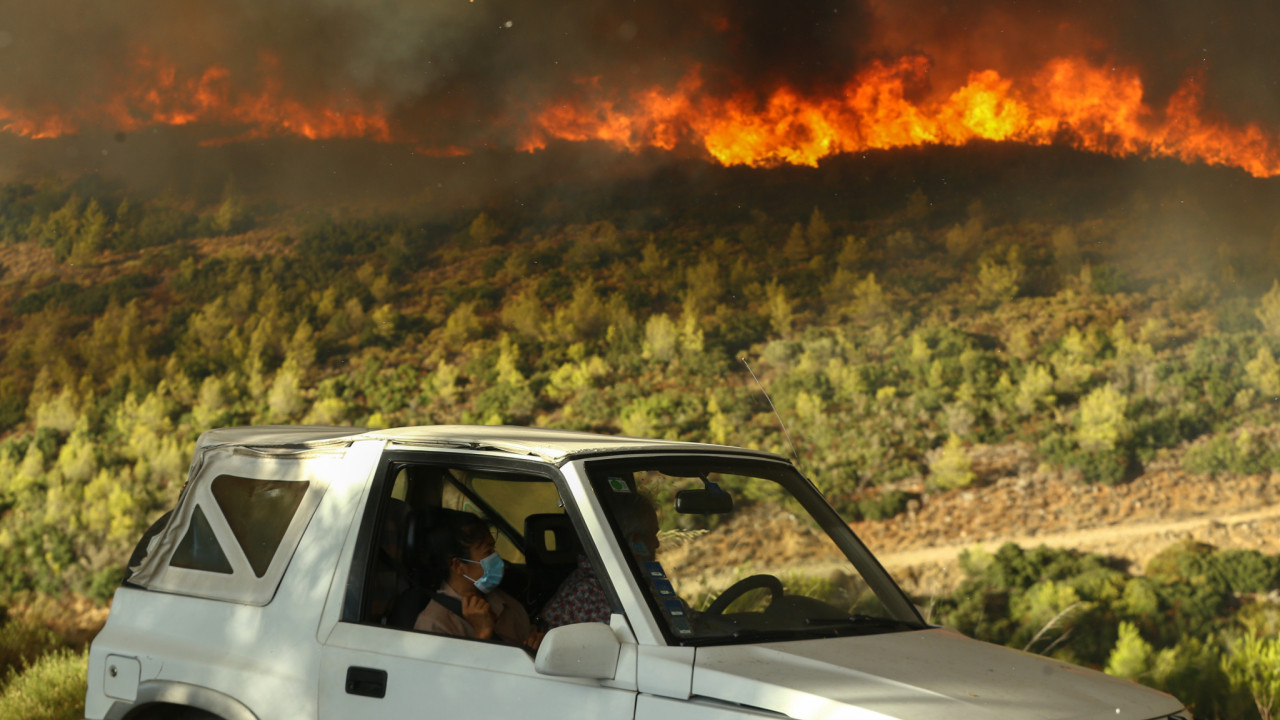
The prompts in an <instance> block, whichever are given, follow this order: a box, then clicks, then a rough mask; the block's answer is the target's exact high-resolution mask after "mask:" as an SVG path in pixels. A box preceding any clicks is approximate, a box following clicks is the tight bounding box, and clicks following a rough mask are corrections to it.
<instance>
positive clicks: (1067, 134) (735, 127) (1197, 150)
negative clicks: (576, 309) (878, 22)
mask: <svg viewBox="0 0 1280 720" xmlns="http://www.w3.org/2000/svg"><path fill="white" fill-rule="evenodd" d="M928 72H929V61H928V59H927V58H925V57H922V56H912V57H905V58H901V59H899V60H897V61H895V62H876V63H873V64H871V65H870V66H869V67H868V68H867V69H866V70H864V71H863V72H862V73H860V74H859V75H858V76H857V77H855V78H853V79H852V80H851V81H849V82H848V83H846V84H845V85H844V87H843V88H841V90H840V92H839V93H838V94H833V95H830V96H821V97H814V96H805V95H802V94H800V93H798V92H796V91H795V90H792V89H790V88H786V87H783V88H779V89H777V90H774V91H772V92H771V93H769V94H768V95H767V96H765V97H764V98H763V99H761V98H759V97H757V96H756V95H755V94H753V93H738V94H736V95H733V96H730V97H714V96H711V95H708V94H704V93H703V92H702V88H703V83H702V81H701V79H700V75H699V72H698V71H697V70H694V71H692V72H690V73H689V74H688V75H687V76H686V77H685V78H684V79H683V80H682V81H681V82H680V83H679V84H678V85H677V86H676V87H675V88H674V89H672V90H669V91H667V90H663V89H661V88H652V89H649V90H646V91H643V92H640V93H636V94H635V95H633V96H631V97H629V98H626V99H618V98H616V97H609V96H603V95H602V94H601V93H599V91H598V90H597V89H596V86H595V84H593V83H588V84H586V87H587V91H586V92H585V93H583V97H580V98H579V99H576V100H574V101H569V102H562V103H557V104H554V105H552V106H550V107H548V108H547V109H545V110H543V111H542V112H540V113H538V114H537V115H536V117H535V120H534V126H533V128H532V130H531V131H530V132H529V133H528V134H527V136H526V137H525V138H524V140H523V141H522V143H521V144H520V148H521V149H523V150H528V151H533V150H538V149H541V148H543V147H545V146H546V145H547V143H548V142H549V141H552V140H562V141H585V140H599V141H604V142H607V143H611V144H614V145H616V146H618V147H621V148H625V149H628V150H632V151H635V150H639V149H641V148H644V147H654V148H661V149H672V148H674V147H675V146H676V145H677V144H679V143H682V142H685V143H691V144H693V145H697V146H701V147H703V148H704V149H705V150H706V152H708V153H709V154H710V155H711V156H712V157H714V158H715V159H716V160H717V161H719V162H720V163H723V164H725V165H746V166H750V167H769V166H776V165H781V164H793V165H809V166H816V165H817V164H818V161H819V160H821V159H822V158H825V157H829V156H832V155H837V154H842V153H857V152H861V151H864V150H870V149H892V148H901V147H909V146H918V145H963V144H965V143H968V142H970V141H974V140H992V141H1008V142H1019V143H1026V144H1031V145H1048V144H1051V143H1062V144H1066V145H1069V146H1072V147H1075V148H1077V149H1080V150H1086V151H1090V152H1098V153H1106V154H1110V155H1117V156H1141V157H1172V158H1177V159H1179V160H1182V161H1184V162H1188V163H1194V162H1202V163H1207V164H1211V165H1228V166H1233V167H1238V168H1241V169H1243V170H1245V171H1246V172H1248V173H1250V174H1251V175H1254V176H1255V177H1272V176H1274V175H1277V174H1280V138H1278V137H1277V136H1276V134H1274V133H1269V132H1266V131H1264V130H1262V129H1260V128H1259V127H1258V126H1256V125H1247V126H1244V127H1233V126H1231V125H1229V124H1227V123H1225V122H1219V121H1214V120H1211V119H1208V118H1206V113H1205V112H1204V110H1203V108H1202V103H1201V98H1202V91H1201V87H1200V84H1199V82H1198V80H1197V79H1196V78H1190V79H1188V80H1186V81H1185V82H1184V83H1183V84H1182V85H1181V87H1180V88H1179V89H1178V91H1177V92H1176V93H1175V94H1174V95H1173V96H1172V97H1171V99H1170V100H1169V103H1168V105H1167V107H1166V108H1164V110H1163V112H1162V113H1156V112H1155V111H1153V110H1152V109H1151V108H1150V107H1148V106H1147V105H1146V104H1145V103H1144V100H1143V85H1142V80H1141V79H1140V78H1139V76H1138V74H1137V73H1136V72H1134V71H1132V70H1128V69H1116V68H1109V67H1098V66H1094V65H1090V64H1089V63H1088V62H1086V61H1084V60H1080V59H1077V58H1058V59H1055V60H1052V61H1050V62H1049V63H1047V64H1046V65H1045V66H1044V67H1043V68H1042V69H1041V70H1040V71H1039V72H1037V73H1035V74H1034V75H1033V76H1032V77H1031V78H1030V81H1029V82H1025V83H1016V82H1015V81H1014V80H1012V79H1009V78H1005V77H1003V76H1001V75H1000V74H999V73H998V72H996V71H994V70H985V71H981V72H974V73H971V74H970V75H969V77H968V81H967V82H966V83H965V84H964V85H963V86H962V87H960V88H958V89H956V90H954V91H953V92H951V93H950V94H948V95H945V96H943V97H941V98H940V99H933V100H913V99H912V98H913V96H915V95H919V94H920V92H919V91H920V90H921V89H922V88H923V87H924V85H925V80H926V78H927V75H928Z"/></svg>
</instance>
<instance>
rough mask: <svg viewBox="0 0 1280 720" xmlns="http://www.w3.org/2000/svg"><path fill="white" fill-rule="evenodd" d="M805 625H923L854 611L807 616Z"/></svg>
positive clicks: (892, 627) (894, 627) (911, 627)
mask: <svg viewBox="0 0 1280 720" xmlns="http://www.w3.org/2000/svg"><path fill="white" fill-rule="evenodd" d="M804 624H805V625H819V626H827V625H847V626H848V627H850V628H857V629H860V630H861V629H866V630H869V631H877V630H920V629H922V628H921V626H919V625H916V624H915V623H913V622H907V621H906V620H898V619H897V618H888V617H880V616H878V615H864V614H862V613H854V614H853V615H850V616H849V617H842V618H813V617H811V618H805V620H804Z"/></svg>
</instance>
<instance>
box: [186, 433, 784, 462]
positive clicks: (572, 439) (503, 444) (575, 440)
mask: <svg viewBox="0 0 1280 720" xmlns="http://www.w3.org/2000/svg"><path fill="white" fill-rule="evenodd" d="M361 439H378V440H386V441H387V442H390V443H394V444H399V445H432V446H443V447H457V448H467V449H475V450H498V451H505V452H510V453H516V454H520V455H532V456H534V457H538V458H541V459H543V460H547V461H549V462H563V461H565V460H568V459H569V458H572V457H579V456H583V455H599V454H603V453H610V452H619V451H622V452H626V451H644V450H667V451H671V450H676V451H686V452H689V451H692V452H707V451H715V450H721V451H731V452H734V453H746V454H750V455H758V456H762V457H768V458H772V459H782V458H781V457H780V456H778V455H775V454H773V453H768V452H762V451H759V450H747V449H744V448H736V447H728V446H724V445H707V444H703V443H692V442H680V441H675V440H655V439H650V438H634V437H625V436H612V435H597V434H595V433H586V432H578V431H574V430H551V429H547V428H528V427H514V426H509V425H426V426H419V427H404V428H390V429H386V430H367V429H365V428H344V427H331V426H318V425H262V426H251V427H235V428H219V429H217V430H210V431H208V432H206V433H204V434H203V435H201V436H200V441H199V443H198V447H200V448H207V447H214V446H218V445H242V446H247V447H299V448H304V447H320V446H325V445H334V444H350V443H352V442H354V441H356V440H361Z"/></svg>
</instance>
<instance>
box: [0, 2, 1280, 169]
mask: <svg viewBox="0 0 1280 720" xmlns="http://www.w3.org/2000/svg"><path fill="white" fill-rule="evenodd" d="M124 4H127V5H130V6H136V7H134V8H133V9H134V10H137V11H139V15H138V16H139V17H143V18H146V19H145V20H142V21H139V22H138V23H137V24H129V25H120V24H119V23H118V22H117V23H115V24H112V25H110V26H109V27H110V28H112V30H114V31H115V32H117V35H113V36H108V38H109V41H103V40H102V39H101V38H100V37H99V35H97V34H95V30H94V29H93V28H94V27H96V26H95V24H94V23H92V22H84V21H82V22H80V23H71V24H70V25H69V26H68V27H60V26H57V25H49V23H51V22H54V21H55V20H57V19H59V17H60V16H59V13H58V11H57V9H56V8H59V7H61V9H62V11H64V13H65V14H66V15H68V16H69V14H70V12H71V9H70V7H69V5H67V4H66V3H64V2H61V0H59V1H56V2H52V3H49V4H48V5H49V7H52V8H55V9H54V10H47V9H46V10H45V11H43V12H42V11H40V10H26V11H24V12H25V15H26V17H24V18H20V19H19V20H18V21H17V25H15V28H14V29H13V30H8V31H3V30H0V54H8V55H9V56H10V57H11V58H17V59H19V60H20V61H21V62H19V63H18V65H17V66H14V65H12V64H11V65H10V68H9V69H8V70H0V129H2V130H3V131H5V132H7V133H9V134H12V135H18V136H23V137H28V138H33V139H42V138H54V137H61V136H66V135H74V134H78V133H83V132H89V131H97V132H103V131H105V132H116V133H132V132H137V131H140V130H143V129H146V128H150V127H157V126H179V125H193V126H199V127H202V128H207V132H206V133H205V136H206V139H205V140H204V143H206V144H222V143H227V142H237V141H243V140H249V139H259V138H268V137H280V136H286V137H287V136H294V137H303V138H310V139H325V138H361V139H367V140H371V141H375V142H380V143H398V144H404V145H406V146H409V147H412V148H413V149H414V151H415V152H418V153H421V154H426V155H463V154H467V153H469V152H473V151H475V150H477V149H480V148H486V149H494V148H497V149H503V148H508V149H515V150H521V151H529V152H536V151H538V150H541V149H544V148H546V147H547V145H548V144H549V143H554V142H585V141H597V142H602V143H605V144H608V145H612V146H616V147H617V148H619V149H622V150H626V151H637V150H641V149H645V148H654V149H659V150H666V151H672V152H675V153H680V154H682V155H684V156H688V155H694V156H702V157H706V158H709V159H713V160H714V161H716V162H719V163H722V164H725V165H747V166H752V167H768V166H776V165H780V164H795V165H816V164H817V163H818V162H819V161H820V160H822V159H823V158H825V157H829V156H833V155H839V154H849V153H858V152H861V151H864V150H869V149H893V148H899V147H909V146H920V145H953V146H954V145H964V144H966V143H969V142H972V141H976V140H986V141H998V142H1012V143H1024V144H1030V145H1048V144H1061V145H1066V146H1069V147H1074V148H1078V149H1081V150H1085V151H1089V152H1097V153H1106V154H1110V155H1117V156H1138V157H1172V158H1176V159H1179V160H1182V161H1184V162H1188V163H1206V164H1213V165H1226V166H1231V167H1236V168H1240V169H1242V170H1244V171H1246V172H1248V173H1250V174H1251V175H1254V176H1257V177H1270V176H1274V175H1276V174H1280V112H1277V110H1278V109H1277V108H1273V107H1271V101H1268V100H1265V99H1263V100H1259V99H1258V98H1257V97H1253V96H1251V93H1253V94H1256V95H1262V96H1266V95H1267V94H1268V92H1269V91H1270V95H1271V96H1274V95H1275V93H1274V91H1273V90H1272V89H1271V87H1270V86H1269V85H1256V86H1255V85H1251V82H1250V80H1251V78H1253V77H1254V76H1260V75H1265V73H1266V71H1268V70H1269V69H1270V68H1271V65H1274V62H1273V61H1272V60H1271V59H1270V56H1265V55H1263V56H1259V55H1257V54H1256V53H1255V54H1254V55H1253V56H1251V57H1252V58H1253V59H1252V60H1250V61H1249V63H1244V61H1242V60H1241V59H1240V57H1238V55H1240V54H1241V53H1245V52H1246V51H1247V50H1248V49H1249V48H1250V46H1251V42H1252V41H1251V40H1250V34H1249V33H1250V27H1251V26H1252V25H1251V23H1252V24H1258V25H1263V26H1265V25H1266V23H1265V20H1259V17H1265V16H1266V15H1268V14H1270V13H1271V12H1273V11H1266V10H1264V9H1262V8H1254V9H1253V10H1258V12H1257V13H1254V12H1252V10H1250V11H1247V12H1246V11H1245V10H1243V9H1241V10H1236V11H1235V12H1237V13H1239V15H1238V16H1234V17H1228V18H1225V20H1226V21H1227V22H1225V23H1224V24H1231V27H1232V28H1234V29H1231V30H1219V31H1212V32H1214V33H1217V34H1209V33H1210V31H1205V30H1196V29H1195V26H1196V23H1203V21H1205V20H1206V19H1212V20H1214V21H1215V22H1216V20H1217V18H1216V16H1214V15H1212V14H1213V13H1216V12H1220V11H1217V10H1214V9H1213V8H1205V9H1202V10H1199V11H1197V12H1198V13H1199V14H1198V15H1197V14H1196V13H1187V12H1186V5H1185V4H1182V5H1180V6H1178V7H1177V8H1174V5H1173V4H1171V3H1170V2H1145V3H1133V4H1132V7H1131V8H1130V9H1129V10H1128V11H1127V14H1126V15H1125V16H1124V17H1121V18H1117V17H1115V16H1114V14H1115V13H1116V12H1117V11H1115V10H1110V11H1105V12H1104V10H1103V8H1104V7H1105V4H1104V3H1100V2H1085V3H1083V4H1078V5H1076V6H1073V11H1074V12H1077V13H1078V15H1077V16H1075V17H1073V16H1070V15H1066V14H1063V11H1061V10H1059V9H1057V8H1050V7H1047V6H1046V7H1038V8H1037V7H1032V6H1033V5H1034V4H1030V5H1026V6H1024V7H1023V9H1021V10H1017V12H1015V10H1016V9H1015V8H1003V7H995V8H994V9H993V8H992V7H987V8H985V9H977V10H975V9H973V8H969V7H964V8H959V7H952V6H950V5H949V4H947V3H933V4H930V3H924V2H923V1H921V2H906V3H893V4H888V3H882V2H879V1H878V0H870V1H868V2H865V3H861V2H835V3H831V2H827V3H809V4H806V5H804V6H803V7H800V8H795V7H784V5H790V4H783V3H763V2H734V3H729V2H713V3H706V4H703V5H700V6H694V7H689V6H687V5H678V4H673V3H664V2H657V3H652V4H650V5H648V6H646V7H644V8H632V7H622V6H621V4H619V3H612V4H611V3H605V2H597V3H583V4H580V5H578V6H575V7H572V8H560V9H555V10H549V11H542V10H534V9H526V8H506V7H500V6H497V5H495V4H494V3H492V2H486V0H481V1H480V2H475V3H463V2H457V3H452V2H444V3H433V4H431V5H432V7H430V8H421V7H418V6H416V5H410V4H409V3H407V2H405V3H389V4H388V3H384V4H382V8H381V10H378V11H375V10H371V9H367V8H365V7H364V6H363V5H362V4H358V3H356V2H354V0H332V1H331V2H327V3H321V4H318V5H317V6H316V7H312V8H309V9H308V10H307V13H303V14H297V11H296V9H295V6H294V5H293V4H288V3H284V2H264V3H261V4H259V5H258V6H255V7H254V8H248V7H247V6H246V7H243V8H242V7H238V6H232V5H228V4H226V3H218V2H214V1H213V0H206V1H205V2H200V3H196V4H195V5H193V6H192V7H195V8H197V9H198V11H197V10H186V11H180V10H173V9H168V10H161V8H160V7H159V6H155V4H154V3H152V2H151V1H150V0H129V1H128V2H126V3H124ZM1175 9H1176V10H1178V17H1177V18H1175V19H1174V20H1170V17H1172V15H1173V10H1175ZM143 10H147V11H149V12H142V11H143ZM95 12H101V11H95ZM1107 12H1110V13H1112V15H1108V14H1107ZM1259 13H1261V15H1259ZM1144 18H1146V19H1149V20H1150V21H1151V22H1150V23H1149V24H1150V25H1152V26H1159V27H1161V29H1160V30H1157V31H1150V28H1148V31H1149V32H1147V33H1146V34H1145V35H1144V34H1143V33H1138V32H1135V31H1133V30H1132V28H1133V27H1134V26H1141V25H1142V24H1143V21H1144ZM1237 18H1239V19H1249V18H1252V20H1249V22H1246V23H1241V22H1239V20H1238V19H1237ZM61 19H63V20H66V17H62V18H61ZM1157 21H1159V22H1157ZM24 22H25V24H24ZM1211 24H1212V23H1207V24H1205V26H1206V27H1208V26H1209V25H1211ZM1233 33H1234V34H1233ZM1241 34H1243V38H1244V39H1243V40H1241V39H1240V37H1239V36H1240V35H1241ZM90 39H92V40H95V41H94V42H89V40H90ZM41 40H44V41H46V42H54V41H56V44H57V45H58V47H60V48H63V49H64V50H65V53H63V55H62V56H61V60H59V59H57V58H56V57H51V56H53V55H57V54H56V53H51V52H50V51H49V49H48V48H44V49H43V50H34V49H32V48H31V47H28V45H31V44H33V43H39V42H40V41H41ZM1153 48H1158V49H1159V50H1158V51H1155V50H1153ZM1232 50H1237V51H1236V52H1235V54H1233V53H1232ZM1272 54H1274V53H1272ZM1197 56H1198V57H1197ZM32 58H34V61H33V60H32ZM1269 63H1270V64H1269ZM86 66H91V67H92V69H91V70H88V69H86ZM15 67H21V68H25V69H27V70H34V72H19V71H18V70H15V69H14V68H15ZM46 73H47V74H49V75H50V76H51V77H48V78H45V77H42V76H43V75H44V74H46ZM50 81H52V82H53V83H54V84H49V82H50ZM59 81H62V82H60V83H59ZM1241 97H1243V98H1245V100H1243V101H1241V100H1240V98H1241ZM1250 98H1252V99H1250Z"/></svg>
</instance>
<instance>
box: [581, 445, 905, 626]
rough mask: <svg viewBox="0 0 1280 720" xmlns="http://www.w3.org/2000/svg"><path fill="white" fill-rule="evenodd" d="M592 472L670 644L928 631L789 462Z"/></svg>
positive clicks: (604, 464)
mask: <svg viewBox="0 0 1280 720" xmlns="http://www.w3.org/2000/svg"><path fill="white" fill-rule="evenodd" d="M588 473H589V475H590V477H591V481H592V485H593V487H594V489H595V491H596V493H597V495H598V496H599V497H600V499H601V503H602V504H603V506H604V507H605V509H606V512H607V513H608V514H609V515H610V518H611V521H612V525H613V529H614V531H615V532H616V533H617V534H618V537H619V539H620V540H621V541H622V546H623V547H624V548H625V549H626V551H627V555H628V560H629V566H630V567H631V569H632V571H633V572H634V573H636V576H637V579H638V580H639V583H640V586H641V587H642V588H643V589H644V592H645V594H646V598H645V599H646V601H647V602H648V603H649V605H650V607H651V608H652V609H653V610H654V612H655V613H656V614H657V616H659V617H660V619H661V621H662V622H663V623H664V624H665V628H666V631H667V633H668V635H669V637H670V638H671V639H673V640H674V641H676V642H680V643H685V642H702V641H713V642H733V641H744V642H754V641H760V640H790V639H802V638H811V637H830V636H836V635H847V634H867V633H881V632H892V631H899V630H911V629H918V628H920V627H923V623H922V622H921V620H920V618H919V616H918V615H917V614H916V613H915V611H914V610H913V609H912V608H911V606H910V605H909V603H907V602H906V601H905V599H904V598H903V596H902V594H901V592H900V591H899V590H898V588H897V587H896V586H895V585H894V584H893V581H892V580H890V579H889V578H888V576H887V575H886V574H885V573H884V572H883V570H881V569H880V567H879V566H878V565H877V564H876V563H875V561H874V560H872V559H871V557H870V554H869V553H867V552H866V550H865V548H864V547H863V546H862V544H861V543H860V542H859V541H858V540H857V538H856V537H854V535H853V533H852V532H851V531H850V530H849V528H848V526H847V525H846V524H845V523H844V522H843V521H842V520H841V519H840V518H839V516H838V515H836V514H835V513H834V512H833V511H832V510H831V509H830V508H829V507H828V506H827V505H826V504H825V503H824V502H823V501H822V499H821V497H820V496H819V495H818V493H817V492H816V491H815V490H814V489H813V487H812V486H811V485H810V484H809V483H808V482H807V481H806V480H805V479H804V478H803V477H802V476H801V475H800V474H799V473H797V472H796V471H795V469H794V468H792V467H791V466H790V465H787V464H785V463H780V462H772V461H766V460H743V459H730V458H714V457H682V458H670V457H644V458H632V459H627V460H623V461H601V462H595V463H590V464H589V465H588Z"/></svg>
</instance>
